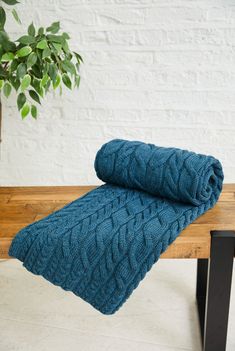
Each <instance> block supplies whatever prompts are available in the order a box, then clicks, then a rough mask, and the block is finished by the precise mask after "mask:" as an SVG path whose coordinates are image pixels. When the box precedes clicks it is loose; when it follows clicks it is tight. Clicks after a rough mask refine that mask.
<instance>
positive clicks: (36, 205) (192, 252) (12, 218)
mask: <svg viewBox="0 0 235 351" xmlns="http://www.w3.org/2000/svg"><path fill="white" fill-rule="evenodd" d="M94 188H95V186H49V187H2V188H1V187H0V259H1V258H9V257H8V249H9V247H10V244H11V241H12V238H13V237H14V236H15V234H16V233H17V232H18V231H19V230H20V229H21V228H23V227H25V226H26V225H28V224H30V223H32V222H34V221H37V220H39V219H41V218H43V217H45V216H46V215H48V214H50V213H52V212H54V211H56V210H58V209H60V208H62V207H63V206H64V205H65V204H67V203H68V202H71V201H73V200H75V199H77V198H78V197H80V196H82V195H84V194H85V193H87V192H88V191H91V190H92V189H94ZM215 229H218V230H224V229H227V230H235V184H225V185H224V188H223V192H222V194H221V196H220V199H219V201H218V203H217V205H216V206H215V207H214V208H213V209H212V210H209V211H208V212H206V213H205V214H204V215H202V216H201V217H199V218H198V219H197V220H196V221H195V222H194V223H193V224H191V225H190V226H188V227H187V228H186V229H185V230H183V231H182V233H181V234H180V236H179V237H178V238H177V239H176V240H175V241H174V242H173V244H171V245H170V246H169V248H168V249H167V251H166V252H165V253H164V254H162V255H161V258H208V257H210V231H211V230H215Z"/></svg>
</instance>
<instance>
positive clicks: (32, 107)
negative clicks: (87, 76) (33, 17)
mask: <svg viewBox="0 0 235 351" xmlns="http://www.w3.org/2000/svg"><path fill="white" fill-rule="evenodd" d="M18 3H19V1H17V0H1V1H0V89H1V91H2V92H3V94H4V95H5V96H6V97H7V98H8V97H9V96H10V94H11V91H12V89H15V91H16V93H17V100H16V103H17V107H18V110H19V111H20V114H21V117H22V119H24V118H25V117H27V116H28V115H31V116H32V117H33V118H35V119H36V118H37V114H38V112H37V104H40V103H41V100H42V99H43V98H44V96H45V95H46V94H47V93H48V91H50V90H51V89H54V90H56V89H59V90H60V93H62V85H65V86H66V87H67V88H68V89H72V88H74V87H78V86H79V83H80V75H79V65H80V63H81V62H82V58H81V56H80V55H79V54H78V53H76V52H73V51H71V49H70V47H69V44H68V41H69V39H70V37H69V35H68V33H66V32H61V29H60V22H54V23H52V24H51V25H50V26H49V27H47V28H43V27H40V28H35V26H34V24H33V23H31V24H30V25H29V27H28V31H27V33H26V34H25V35H23V36H21V37H20V38H17V39H16V40H15V41H12V40H11V39H10V37H9V35H8V33H7V32H6V30H5V23H6V17H7V16H6V11H11V12H12V15H13V17H14V18H15V20H16V21H17V22H18V23H20V18H19V16H18V14H17V12H16V9H15V7H13V6H14V5H17V4H18ZM1 5H2V6H1Z"/></svg>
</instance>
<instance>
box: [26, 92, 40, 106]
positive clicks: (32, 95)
mask: <svg viewBox="0 0 235 351" xmlns="http://www.w3.org/2000/svg"><path fill="white" fill-rule="evenodd" d="M29 95H30V97H31V98H32V99H33V100H34V101H36V102H37V103H38V104H41V101H40V98H39V96H38V94H37V93H36V91H34V90H29Z"/></svg>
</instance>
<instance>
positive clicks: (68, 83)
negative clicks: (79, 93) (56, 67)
mask: <svg viewBox="0 0 235 351" xmlns="http://www.w3.org/2000/svg"><path fill="white" fill-rule="evenodd" d="M62 80H63V83H64V85H65V86H66V87H67V88H69V89H72V82H71V80H70V78H69V76H68V75H67V73H63V75H62Z"/></svg>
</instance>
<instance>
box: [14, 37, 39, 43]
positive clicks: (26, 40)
mask: <svg viewBox="0 0 235 351" xmlns="http://www.w3.org/2000/svg"><path fill="white" fill-rule="evenodd" d="M16 41H18V42H19V43H21V44H24V45H28V44H33V43H34V42H35V38H34V37H33V36H31V35H23V36H22V37H20V38H19V39H18V40H16Z"/></svg>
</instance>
